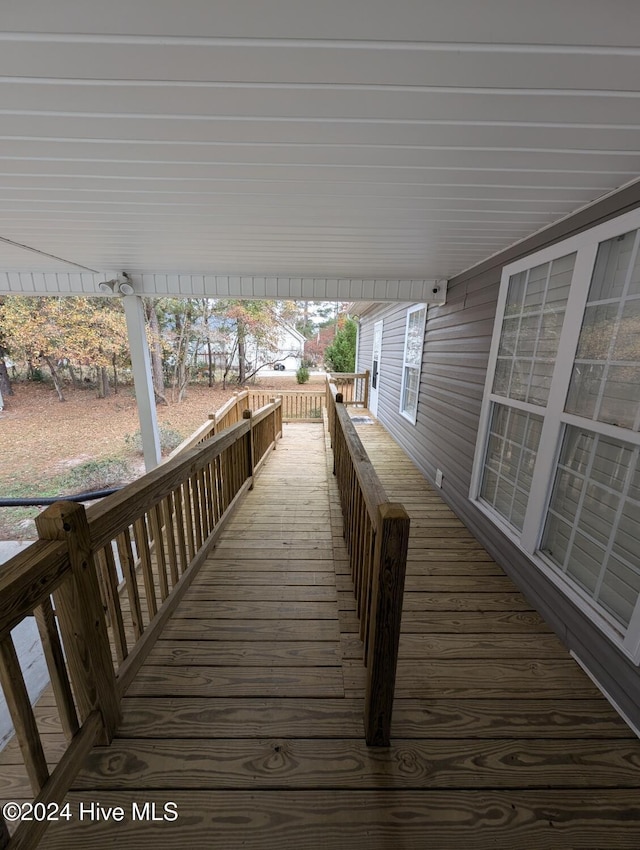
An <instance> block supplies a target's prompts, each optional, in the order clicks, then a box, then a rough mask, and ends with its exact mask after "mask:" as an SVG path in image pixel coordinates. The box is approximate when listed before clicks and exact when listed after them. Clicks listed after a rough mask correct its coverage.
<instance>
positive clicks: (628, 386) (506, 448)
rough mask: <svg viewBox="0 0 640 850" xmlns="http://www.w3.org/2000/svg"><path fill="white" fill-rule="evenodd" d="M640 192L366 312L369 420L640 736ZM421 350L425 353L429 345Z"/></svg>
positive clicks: (614, 198) (363, 358)
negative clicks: (423, 296) (429, 297)
mask: <svg viewBox="0 0 640 850" xmlns="http://www.w3.org/2000/svg"><path fill="white" fill-rule="evenodd" d="M639 246H640V186H639V185H637V184H636V185H635V186H632V187H628V188H627V189H624V190H621V191H619V192H617V193H614V194H612V195H610V196H608V197H607V198H605V199H603V200H601V201H600V202H597V203H594V204H593V205H591V206H589V207H587V208H584V209H582V210H580V211H579V212H577V213H575V214H574V215H572V216H570V217H568V218H566V219H564V220H563V221H561V222H559V223H557V224H554V225H553V226H551V227H548V228H546V229H544V230H542V231H540V232H538V233H536V234H534V235H533V236H531V237H529V238H527V239H525V240H524V241H522V242H520V243H519V244H517V245H515V246H511V247H510V248H509V249H507V250H505V251H504V252H502V253H500V254H498V255H496V256H494V257H492V258H490V259H489V260H486V261H485V262H483V263H482V264H480V265H478V266H476V267H475V268H472V269H470V270H469V271H466V272H463V273H462V274H459V275H458V276H457V277H454V278H453V279H451V280H450V281H449V288H448V294H447V302H446V304H445V305H444V306H439V307H431V306H430V307H429V308H428V309H427V308H425V307H424V306H423V305H420V304H410V305H408V304H380V303H369V304H367V305H364V306H363V305H361V306H360V333H359V343H358V355H357V370H358V371H362V370H364V369H370V370H371V374H372V386H371V405H370V406H371V408H372V410H373V411H374V412H376V413H377V416H378V418H379V420H380V421H381V423H382V424H383V425H385V426H386V427H387V428H388V430H389V431H390V432H391V433H392V434H393V436H394V437H395V438H396V439H397V440H398V442H399V443H400V444H401V445H402V446H403V447H404V448H405V449H406V451H407V452H408V453H409V455H410V456H411V458H412V459H413V460H414V461H415V463H416V464H417V465H418V466H419V467H420V469H421V470H422V471H423V472H424V474H425V475H426V476H427V478H429V479H430V480H431V481H432V482H434V483H435V484H438V483H440V484H441V487H442V490H441V492H442V495H443V497H444V498H445V500H446V501H447V502H448V503H449V504H450V505H451V506H452V508H453V509H454V510H455V511H456V512H457V514H458V515H459V516H460V518H461V519H462V520H463V521H464V523H465V524H466V525H467V526H468V527H469V529H470V530H471V531H472V532H473V533H474V534H475V535H476V536H477V538H478V539H479V540H480V541H481V542H482V543H483V544H484V545H485V546H486V548H487V549H488V551H489V552H490V553H491V555H492V556H493V557H494V558H495V559H496V560H497V561H498V562H499V563H500V564H501V565H502V566H503V568H504V570H505V571H506V572H507V573H508V575H509V576H511V578H512V579H513V580H514V581H515V583H516V584H517V585H518V586H519V587H520V588H521V590H522V591H523V592H524V594H525V595H526V597H527V598H528V600H529V601H530V602H531V603H532V604H533V605H534V606H535V607H536V608H537V610H538V611H539V612H540V613H541V615H542V616H543V617H544V618H545V620H546V621H547V622H548V623H549V624H550V625H551V627H552V628H553V629H554V630H555V631H556V632H557V634H558V635H559V636H560V637H561V639H562V640H563V641H564V643H565V644H566V646H567V648H568V649H569V650H570V651H572V653H574V654H575V656H576V657H577V659H578V660H579V661H580V662H581V663H582V664H583V665H584V667H585V668H586V669H587V670H588V671H589V673H590V674H591V676H592V677H593V678H594V679H595V680H596V682H597V683H598V684H599V686H600V687H601V688H602V689H603V691H604V692H605V693H606V694H607V695H608V696H609V698H610V699H611V700H612V702H613V703H614V704H615V705H616V706H617V707H618V709H619V710H621V711H622V713H623V714H624V715H626V717H627V719H628V720H630V721H631V722H632V723H633V725H634V726H635V728H636V729H639V728H640V668H639V666H638V665H639V664H640V464H639V463H638V456H639V453H640V433H639V431H640V252H639ZM423 334H424V337H423Z"/></svg>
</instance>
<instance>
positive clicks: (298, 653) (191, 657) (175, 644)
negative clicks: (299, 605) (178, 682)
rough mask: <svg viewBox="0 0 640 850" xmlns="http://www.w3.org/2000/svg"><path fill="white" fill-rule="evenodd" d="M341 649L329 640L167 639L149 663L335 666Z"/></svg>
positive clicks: (156, 650) (228, 665)
mask: <svg viewBox="0 0 640 850" xmlns="http://www.w3.org/2000/svg"><path fill="white" fill-rule="evenodd" d="M340 660H341V656H340V648H339V646H338V644H337V643H335V644H334V643H331V642H330V641H312V640H307V641H301V640H296V641H224V640H220V641H188V640H181V641H167V640H158V641H157V643H156V644H155V646H154V647H153V649H152V650H151V652H150V653H149V656H148V658H147V665H150V664H151V665H153V664H160V665H170V666H173V665H175V666H189V667H195V666H198V665H205V666H206V665H212V664H213V665H216V666H219V667H259V666H261V665H265V666H268V667H284V666H292V667H302V666H308V667H335V666H337V665H339V664H340Z"/></svg>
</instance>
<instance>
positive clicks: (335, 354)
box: [324, 318, 358, 372]
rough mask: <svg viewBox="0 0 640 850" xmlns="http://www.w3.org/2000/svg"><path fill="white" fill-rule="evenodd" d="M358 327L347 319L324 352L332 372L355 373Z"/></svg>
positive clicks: (351, 320)
mask: <svg viewBox="0 0 640 850" xmlns="http://www.w3.org/2000/svg"><path fill="white" fill-rule="evenodd" d="M357 332H358V326H357V325H356V323H355V322H354V320H353V319H349V318H347V319H346V320H345V321H344V323H343V324H342V327H341V328H340V329H339V330H338V332H337V333H336V335H335V337H334V340H333V342H332V343H331V345H328V346H327V348H326V349H325V352H324V357H325V361H326V364H327V366H328V367H329V368H330V369H331V371H332V372H353V371H355V368H356V338H357Z"/></svg>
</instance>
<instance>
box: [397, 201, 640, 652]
mask: <svg viewBox="0 0 640 850" xmlns="http://www.w3.org/2000/svg"><path fill="white" fill-rule="evenodd" d="M639 228H640V209H636V210H633V211H632V212H629V213H625V214H624V215H621V216H618V217H617V218H614V219H611V220H609V221H607V222H604V223H603V224H600V225H597V226H596V227H593V228H591V229H589V230H586V231H584V232H582V233H579V234H577V235H576V236H573V237H570V238H568V239H565V240H564V241H562V242H557V243H555V244H554V245H551V246H549V247H548V248H544V249H542V250H541V251H537V252H535V253H533V254H529V255H528V256H526V257H523V258H521V259H519V260H517V261H516V262H514V263H511V264H509V265H508V266H505V267H504V268H503V270H502V278H501V281H500V292H499V295H498V302H497V307H496V317H495V323H494V328H493V336H492V338H491V347H490V352H489V363H488V367H487V374H486V380H485V386H484V392H483V397H482V406H481V412H480V423H479V427H478V434H477V439H476V447H475V455H474V463H473V470H472V475H471V486H470V490H469V498H470V500H471V501H472V502H473V503H474V504H475V506H476V507H477V508H478V510H480V511H481V512H482V513H483V514H485V515H486V516H487V517H488V518H489V519H490V520H491V522H492V523H493V524H494V525H496V526H497V527H498V528H499V529H500V530H501V531H502V533H503V534H504V535H505V536H506V537H508V538H509V539H510V540H511V541H512V542H513V543H514V544H515V545H516V546H517V547H518V548H519V549H521V550H522V551H523V552H524V553H525V554H526V555H527V556H528V558H529V559H530V560H531V561H533V563H534V564H535V565H536V567H537V568H538V569H539V570H540V572H541V573H542V574H543V575H545V576H546V577H547V578H548V579H549V580H550V581H551V582H552V583H553V584H554V585H555V586H557V587H558V588H559V589H560V590H561V591H562V593H563V594H564V595H565V596H566V597H567V598H568V599H570V600H571V601H572V602H573V603H574V604H575V605H576V607H577V608H579V609H580V610H581V611H582V612H583V613H584V614H585V615H586V616H587V617H588V618H589V619H590V620H592V621H593V622H594V623H595V624H596V625H597V626H598V627H599V628H600V629H601V630H602V631H603V632H604V633H605V634H606V635H607V637H609V638H610V639H611V640H612V642H613V643H615V644H616V645H617V646H618V647H619V648H620V649H621V650H622V652H623V653H624V654H625V655H627V656H628V657H629V658H631V659H632V660H633V661H634V663H636V664H640V596H639V597H638V602H637V604H636V606H635V609H634V612H633V615H632V617H631V620H630V622H629V625H628V627H627V628H626V630H625V629H623V628H622V627H621V626H620V624H619V623H617V621H615V619H614V618H613V617H610V616H609V615H608V614H607V612H606V611H604V610H603V609H601V608H600V607H599V606H597V603H595V602H594V600H593V599H591V597H590V596H589V595H588V594H587V593H585V592H583V591H581V589H580V588H579V587H578V586H577V585H574V584H572V583H570V582H569V581H568V580H567V579H566V578H565V576H564V575H563V574H562V573H560V572H559V571H557V570H556V568H555V567H554V566H553V565H552V563H551V562H550V561H548V559H546V558H545V556H544V554H543V553H542V552H540V551H539V550H538V547H539V545H540V542H541V537H542V534H543V527H544V520H545V517H546V513H547V508H548V505H549V501H550V499H551V489H552V487H553V481H554V477H555V469H556V465H557V460H558V454H559V452H560V446H561V442H562V440H561V437H562V434H563V432H564V429H565V427H566V426H567V425H575V426H577V427H582V428H585V429H586V430H589V431H592V432H594V433H597V434H603V435H609V436H612V437H615V438H616V439H619V440H621V441H623V442H625V443H631V444H635V445H640V434H638V433H634V432H632V431H630V430H627V429H625V428H618V427H617V426H613V425H607V424H605V423H600V422H596V421H594V420H592V419H585V418H582V417H580V416H576V415H572V414H568V413H565V412H564V405H565V400H566V392H567V388H568V386H569V380H570V376H571V372H572V369H573V361H574V359H575V354H576V351H577V346H578V339H579V335H580V330H581V327H582V320H583V315H584V309H585V306H586V302H587V297H588V292H589V286H590V283H591V273H592V270H593V265H594V263H595V258H596V254H597V250H598V245H599V243H601V242H605V241H606V240H607V239H611V238H613V237H615V236H618V235H619V234H622V233H626V232H628V231H630V230H635V229H639ZM574 252H576V261H575V265H574V270H573V275H572V279H571V288H570V291H569V298H568V301H567V306H566V310H565V320H564V324H563V330H562V334H561V338H560V345H559V348H558V352H557V356H556V364H557V365H556V368H555V369H554V373H553V378H552V382H551V388H550V391H549V398H548V400H547V405H546V409H545V412H544V418H543V428H542V434H541V437H540V446H539V450H538V454H537V459H536V466H535V470H534V474H533V479H532V482H531V488H530V494H529V502H528V506H527V513H526V516H525V522H524V526H523V529H522V533H521V534H518V533H517V532H516V531H515V530H514V529H513V528H512V527H511V526H510V525H509V524H508V523H507V522H506V521H505V520H504V518H503V517H502V516H500V514H498V512H497V511H496V510H495V509H494V508H493V507H492V506H491V505H489V504H488V503H486V502H484V501H482V500H481V498H480V486H481V481H482V472H483V465H484V457H485V453H486V448H487V443H488V439H489V424H490V423H489V419H490V411H491V405H492V404H493V403H497V404H501V403H502V404H505V403H506V404H507V406H508V407H512V408H518V409H521V410H524V411H527V412H531V413H536V414H539V413H540V407H539V406H535V405H530V404H528V403H526V402H519V401H517V400H514V399H505V398H504V397H503V396H499V395H495V394H494V393H492V388H493V381H494V374H495V369H496V363H497V358H498V348H499V345H500V337H501V332H502V323H503V318H504V312H505V305H506V300H507V294H508V287H509V279H510V278H511V276H512V275H514V274H517V273H518V272H522V271H526V270H527V269H530V268H533V267H535V266H538V265H542V264H544V263H547V262H550V261H552V260H555V259H558V258H559V257H563V256H565V255H567V254H572V253H574ZM578 281H580V283H577V282H578ZM403 374H404V368H403Z"/></svg>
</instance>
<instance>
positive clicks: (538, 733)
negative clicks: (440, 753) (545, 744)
mask: <svg viewBox="0 0 640 850" xmlns="http://www.w3.org/2000/svg"><path fill="white" fill-rule="evenodd" d="M392 730H393V734H394V737H397V738H446V739H452V738H458V739H464V740H467V741H468V742H469V746H470V747H471V746H474V743H472V741H473V739H474V738H495V739H501V738H554V739H560V740H563V741H566V747H567V749H568V751H571V741H572V740H573V739H574V738H598V739H605V738H606V739H609V738H630V739H633V738H634V737H635V736H634V734H633V732H632V731H631V729H629V727H628V726H627V725H626V723H625V722H624V721H623V720H622V718H621V717H620V716H619V715H618V714H616V712H615V711H614V710H613V709H612V708H611V706H610V705H609V704H608V703H607V702H606V700H603V699H602V698H601V697H600V696H598V697H595V698H590V699H573V698H571V699H559V698H558V697H557V696H555V695H554V694H553V693H550V692H546V693H544V692H543V693H541V694H540V695H538V696H536V697H534V698H528V699H521V698H518V697H516V698H510V699H508V700H505V699H476V698H472V699H440V698H436V699H414V700H412V699H398V700H396V703H395V706H394V710H393V726H392Z"/></svg>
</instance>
